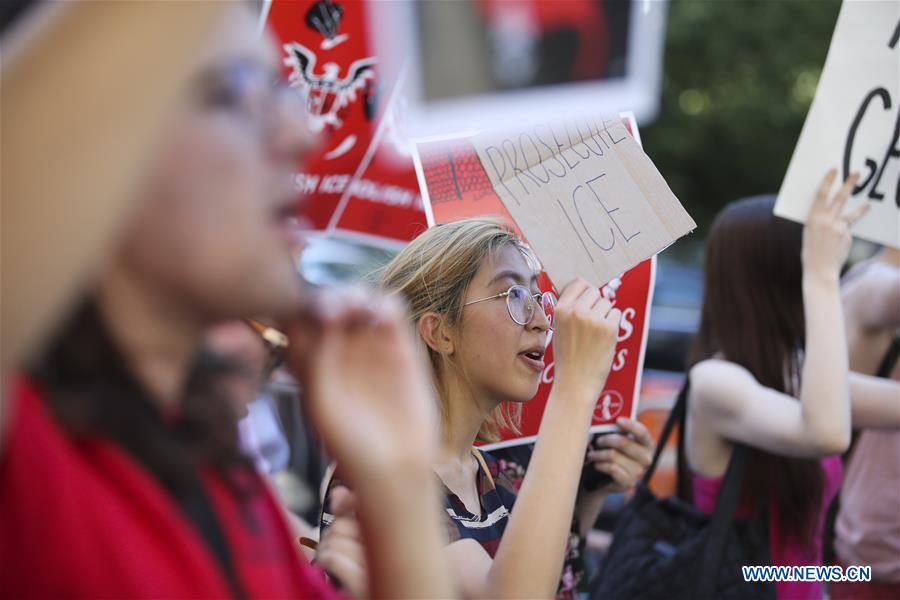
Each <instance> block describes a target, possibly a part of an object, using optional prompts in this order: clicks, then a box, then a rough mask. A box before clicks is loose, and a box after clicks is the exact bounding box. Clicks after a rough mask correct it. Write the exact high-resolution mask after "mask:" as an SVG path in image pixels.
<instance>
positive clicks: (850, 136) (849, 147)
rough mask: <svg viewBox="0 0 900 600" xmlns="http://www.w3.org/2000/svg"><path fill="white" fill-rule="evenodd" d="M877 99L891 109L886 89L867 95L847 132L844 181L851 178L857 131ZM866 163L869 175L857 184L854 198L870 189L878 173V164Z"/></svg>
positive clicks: (868, 160) (868, 159)
mask: <svg viewBox="0 0 900 600" xmlns="http://www.w3.org/2000/svg"><path fill="white" fill-rule="evenodd" d="M875 98H880V99H881V103H882V105H884V109H885V110H888V109H890V108H891V95H890V94H889V93H888V91H887V90H886V89H884V88H875V89H874V90H872V91H871V92H869V93H868V94H867V95H866V97H865V99H863V101H862V104H861V105H860V107H859V110H858V111H856V116H855V117H854V118H853V123H851V124H850V131H849V132H847V143H846V144H844V165H843V166H844V177H843V178H844V179H847V177H849V176H850V155H851V154H852V152H853V142H854V141H855V140H856V130H857V129H859V125H860V123H862V120H863V117H864V116H865V115H866V111H867V110H868V108H869V104H870V103H871V102H872V100H874V99H875ZM865 162H866V167H867V168H868V170H869V174H868V175H866V177H865V178H860V181H859V183H857V184H856V187H855V188H853V195H854V196H855V195H856V194H858V193H859V192H861V191H863V190H864V189H866V187H868V185H869V182H870V181H872V178H873V177H874V176H875V173H876V172H877V171H878V163H876V162H875V161H874V160H872V159H871V158H869V157H866V159H865Z"/></svg>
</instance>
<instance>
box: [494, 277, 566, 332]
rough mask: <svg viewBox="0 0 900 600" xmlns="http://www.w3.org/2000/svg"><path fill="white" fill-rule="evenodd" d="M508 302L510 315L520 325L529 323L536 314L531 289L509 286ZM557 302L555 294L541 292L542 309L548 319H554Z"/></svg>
mask: <svg viewBox="0 0 900 600" xmlns="http://www.w3.org/2000/svg"><path fill="white" fill-rule="evenodd" d="M506 304H507V307H508V308H509V316H510V317H512V320H513V321H515V322H516V323H518V324H519V325H527V324H528V323H530V322H531V318H532V316H533V315H534V304H535V302H534V296H533V295H532V293H531V291H529V290H528V289H527V288H525V287H522V286H520V285H514V286H512V287H511V288H509V293H508V294H507V296H506ZM555 304H556V302H555V299H554V298H553V294H551V293H550V292H544V293H543V294H541V309H542V310H543V311H544V315H546V317H547V320H548V321H552V319H553V307H554V306H555Z"/></svg>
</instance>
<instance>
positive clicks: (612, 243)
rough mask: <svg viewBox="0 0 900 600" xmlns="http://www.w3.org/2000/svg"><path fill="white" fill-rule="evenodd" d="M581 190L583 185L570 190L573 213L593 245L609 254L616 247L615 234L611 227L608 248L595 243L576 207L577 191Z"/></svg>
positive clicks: (595, 240)
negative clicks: (573, 207) (576, 214)
mask: <svg viewBox="0 0 900 600" xmlns="http://www.w3.org/2000/svg"><path fill="white" fill-rule="evenodd" d="M600 177H603V175H600ZM600 177H597V178H596V179H599V178H600ZM592 181H593V180H592ZM583 189H584V186H583V185H577V186H575V189H574V190H572V204H574V205H575V212H576V213H578V218H579V219H580V220H581V226H582V227H584V231H585V233H587V235H588V237H589V238H591V241H592V242H594V245H595V246H597V247H598V248H600V249H601V250H603V251H604V252H609V251H610V250H612V249H613V247H614V246H615V245H616V234H615V233H613V230H612V227H610V228H609V245H608V246H604V245H603V244H601V243H600V242H598V241H597V238H595V237H594V236H593V235H591V229H590V228H589V227H588V226H587V224H586V223H585V222H584V215H583V214H581V209H580V208H579V207H578V190H583Z"/></svg>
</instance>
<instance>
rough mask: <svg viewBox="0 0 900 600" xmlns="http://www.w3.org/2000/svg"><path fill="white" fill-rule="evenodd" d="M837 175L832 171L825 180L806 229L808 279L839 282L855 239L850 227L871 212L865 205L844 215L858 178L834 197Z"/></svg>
mask: <svg viewBox="0 0 900 600" xmlns="http://www.w3.org/2000/svg"><path fill="white" fill-rule="evenodd" d="M836 177H837V172H836V171H835V170H834V169H831V170H830V171H828V173H826V175H825V177H823V178H822V182H821V183H820V184H819V188H818V190H817V192H816V196H815V199H814V201H813V205H812V209H811V210H810V212H809V217H808V218H807V220H806V225H805V226H804V228H803V267H804V271H805V273H806V274H807V275H814V276H822V277H825V278H827V279H828V280H833V279H836V278H837V277H838V276H839V274H840V269H841V266H842V265H843V264H844V261H846V260H847V254H848V253H849V251H850V242H851V241H852V237H851V234H850V227H851V226H852V225H853V223H855V222H856V221H857V220H858V219H859V218H860V217H862V216H863V215H864V214H865V213H866V211H867V210H868V209H869V204H868V203H865V202H864V203H862V204H861V205H859V206H857V207H856V208H854V209H852V210H851V211H849V212H847V213H844V207H845V205H846V203H847V200H848V199H849V198H850V195H851V192H852V191H853V187H854V186H855V185H856V182H857V181H858V180H859V174H858V173H853V174H851V175H850V176H849V177H848V178H847V179H846V180H845V181H844V183H843V184H842V185H841V187H840V188H839V189H838V191H837V192H836V193H835V194H834V195H833V196H832V195H831V189H832V187H833V185H834V180H835V178H836Z"/></svg>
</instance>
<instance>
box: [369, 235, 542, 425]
mask: <svg viewBox="0 0 900 600" xmlns="http://www.w3.org/2000/svg"><path fill="white" fill-rule="evenodd" d="M506 246H513V247H515V248H516V249H518V250H519V251H520V252H522V254H523V255H524V256H525V258H526V261H528V262H529V264H532V265H537V259H536V258H535V257H534V255H533V253H532V252H531V251H530V249H529V248H528V247H527V246H526V245H525V244H524V243H523V242H522V240H521V239H520V238H519V237H518V236H517V235H516V233H515V232H513V231H512V230H511V229H510V228H509V227H508V226H507V225H506V224H505V223H503V221H501V220H500V219H485V218H481V219H466V220H463V221H456V222H453V223H446V224H443V225H438V226H436V227H432V228H430V229H428V230H426V231H424V232H423V233H422V234H421V235H419V237H417V238H416V239H415V240H413V241H412V242H411V243H410V244H409V245H408V246H406V247H405V248H404V249H403V250H402V251H401V252H400V253H399V254H397V256H395V257H394V258H393V260H391V261H390V262H389V263H388V264H387V265H386V266H385V267H384V269H383V270H382V271H381V277H380V280H381V286H382V288H384V289H385V290H386V291H388V292H392V293H397V294H399V295H400V296H401V297H402V298H403V299H404V300H405V301H406V303H407V306H408V307H409V312H410V316H411V320H412V322H413V323H414V324H418V322H419V319H421V318H422V316H423V315H425V314H426V313H429V312H435V313H438V314H440V315H443V316H444V317H445V318H446V319H447V324H448V325H449V326H450V327H453V328H457V327H459V325H460V323H461V321H462V314H463V299H464V298H465V295H466V290H467V289H468V287H469V284H470V283H471V282H472V279H473V278H474V277H475V274H476V273H477V272H478V269H479V268H480V267H481V265H482V264H483V263H484V261H485V260H486V259H487V258H488V257H490V256H493V255H494V254H496V253H497V252H498V251H500V250H501V249H503V248H504V247H506ZM422 345H423V346H424V347H425V348H426V350H427V352H428V358H429V362H430V364H431V372H432V381H433V383H434V387H435V391H436V393H437V396H438V405H439V409H440V414H441V419H442V421H443V422H446V421H447V420H448V419H449V416H450V413H451V410H452V407H451V406H450V402H449V394H448V392H447V389H448V388H447V378H446V374H447V373H449V372H453V373H454V374H455V375H456V376H457V377H459V378H460V379H461V380H462V381H463V382H466V381H467V379H468V378H467V377H466V373H464V372H463V371H462V369H460V368H459V366H458V365H456V364H455V362H454V361H453V359H452V358H451V357H447V356H445V355H443V354H441V353H439V352H435V351H434V350H432V349H431V348H428V347H427V346H426V345H425V344H424V342H423V343H422ZM521 418H522V405H521V404H516V403H511V402H501V403H500V405H499V406H498V407H497V408H496V409H494V411H493V412H492V413H491V415H490V416H489V417H488V418H487V419H486V420H485V422H484V423H483V424H482V426H481V430H480V431H479V433H478V439H479V440H480V441H484V442H495V441H498V440H499V439H500V431H501V430H503V429H506V430H510V431H513V432H516V433H518V432H519V425H520V423H521Z"/></svg>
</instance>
